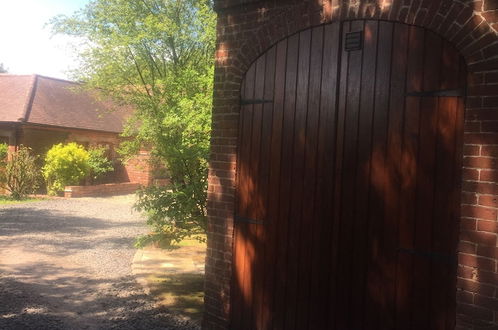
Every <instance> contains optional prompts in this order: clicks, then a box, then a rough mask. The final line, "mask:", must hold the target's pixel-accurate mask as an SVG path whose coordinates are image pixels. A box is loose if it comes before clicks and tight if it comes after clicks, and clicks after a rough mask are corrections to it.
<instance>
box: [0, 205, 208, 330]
mask: <svg viewBox="0 0 498 330" xmlns="http://www.w3.org/2000/svg"><path fill="white" fill-rule="evenodd" d="M132 204H133V197H132V196H125V197H114V198H82V199H54V200H46V201H41V202H32V203H25V204H14V205H4V206H0V302H1V303H0V329H130V330H131V329H147V330H149V329H150V330H154V329H198V328H199V326H198V325H197V324H194V323H193V322H191V321H190V320H189V319H188V318H185V317H182V316H181V315H176V314H173V313H171V312H169V311H168V310H167V309H165V308H164V307H159V306H158V304H156V302H155V300H154V299H153V298H152V297H150V296H148V295H146V294H145V292H144V290H143V289H142V287H141V286H139V285H138V284H137V282H136V281H135V278H134V277H133V275H132V272H131V261H132V258H133V255H134V253H135V251H136V250H135V249H134V247H133V242H134V239H135V238H136V237H137V236H138V235H140V234H143V233H145V232H146V231H147V228H146V225H145V221H144V219H143V217H142V216H141V215H140V214H139V213H137V212H135V211H133V210H132V207H131V206H132Z"/></svg>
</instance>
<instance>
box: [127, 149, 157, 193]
mask: <svg viewBox="0 0 498 330" xmlns="http://www.w3.org/2000/svg"><path fill="white" fill-rule="evenodd" d="M149 160H150V155H149V153H148V152H147V151H144V150H141V151H140V152H139V153H138V155H136V156H135V157H133V158H132V159H130V160H128V161H127V162H126V163H125V164H124V167H125V169H126V174H127V176H128V180H129V181H130V182H138V183H140V184H142V185H144V186H149V185H150V184H152V180H153V176H152V168H151V164H150V163H149Z"/></svg>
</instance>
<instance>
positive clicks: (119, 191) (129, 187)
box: [64, 182, 141, 198]
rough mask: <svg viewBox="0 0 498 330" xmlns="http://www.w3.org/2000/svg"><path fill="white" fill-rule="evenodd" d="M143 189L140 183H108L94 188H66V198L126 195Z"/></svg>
mask: <svg viewBox="0 0 498 330" xmlns="http://www.w3.org/2000/svg"><path fill="white" fill-rule="evenodd" d="M140 187H141V184H140V183H134V182H124V183H108V184H98V185H94V186H66V187H65V188H64V197H66V198H75V197H101V196H115V195H126V194H132V193H134V192H136V191H137V190H138V189H139V188H140Z"/></svg>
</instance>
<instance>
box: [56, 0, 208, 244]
mask: <svg viewBox="0 0 498 330" xmlns="http://www.w3.org/2000/svg"><path fill="white" fill-rule="evenodd" d="M51 24H52V28H53V30H54V32H55V33H63V34H66V35H72V36H76V37H78V38H79V40H80V41H81V43H82V44H83V45H81V43H80V44H79V45H78V53H79V57H80V63H81V67H80V69H79V70H78V71H77V72H76V73H75V78H76V79H78V80H83V81H85V82H86V83H87V86H88V87H89V88H92V89H95V88H98V89H99V90H101V91H102V93H104V95H105V96H110V97H112V98H113V99H114V100H117V101H119V102H121V103H124V104H130V105H132V106H133V107H134V108H135V109H136V110H135V114H134V116H133V117H132V118H131V119H130V120H129V121H128V123H127V125H126V127H125V132H124V136H126V137H132V138H130V139H127V140H126V142H125V143H123V144H122V145H121V146H120V149H119V152H120V153H122V154H123V156H124V157H126V156H130V155H133V154H135V153H136V152H137V151H138V150H140V148H143V147H144V146H146V147H148V148H152V154H153V156H154V157H157V158H158V159H159V160H160V161H161V162H162V164H163V165H164V166H165V167H166V169H167V172H168V173H169V175H170V181H171V182H172V184H171V186H168V187H154V188H148V189H145V190H143V191H142V192H141V193H140V194H139V201H138V203H137V208H139V209H141V210H144V211H145V212H146V213H147V214H148V215H149V218H148V222H149V224H150V225H151V226H152V228H153V230H154V235H156V236H159V237H160V236H161V235H162V236H163V237H167V239H169V238H172V239H173V240H178V239H180V238H181V237H184V236H185V235H188V234H189V233H191V234H196V233H198V232H201V231H203V230H204V229H205V227H206V209H205V207H206V188H207V180H206V177H207V158H208V152H209V136H210V129H211V128H210V121H211V108H212V92H213V72H214V49H215V25H216V16H215V14H214V11H213V9H212V3H211V1H209V0H163V1H157V0H142V1H128V0H93V1H91V2H90V3H89V4H88V5H87V7H86V8H85V9H84V10H82V11H80V12H77V13H75V14H74V15H73V16H71V17H66V16H59V17H56V18H54V19H53V20H52V22H51ZM156 236H154V237H156Z"/></svg>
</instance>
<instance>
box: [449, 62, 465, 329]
mask: <svg viewBox="0 0 498 330" xmlns="http://www.w3.org/2000/svg"><path fill="white" fill-rule="evenodd" d="M458 75H459V76H458V82H459V87H460V88H462V89H463V90H465V87H466V83H467V66H466V64H465V61H464V59H463V58H462V57H461V56H460V59H459V70H458ZM456 110H457V111H456V120H455V158H454V160H453V164H454V165H453V166H454V174H453V184H452V191H451V201H450V203H451V206H450V207H451V213H450V217H451V227H450V231H449V236H450V237H451V245H450V256H451V255H453V256H455V257H456V256H457V245H458V238H459V234H460V231H459V230H460V226H459V225H460V206H461V201H460V198H461V190H462V160H463V155H462V154H463V132H464V128H463V127H464V117H465V96H464V97H459V98H458V102H457V109H456ZM456 274H457V263H454V265H452V267H451V268H450V275H449V276H450V278H449V286H448V291H447V298H446V301H447V317H446V329H454V328H455V324H456V284H457V276H456Z"/></svg>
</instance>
